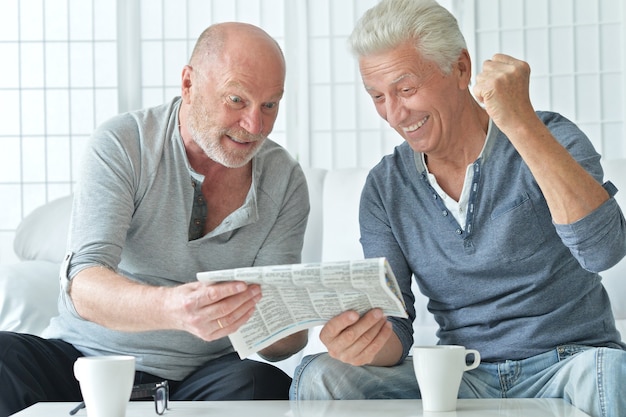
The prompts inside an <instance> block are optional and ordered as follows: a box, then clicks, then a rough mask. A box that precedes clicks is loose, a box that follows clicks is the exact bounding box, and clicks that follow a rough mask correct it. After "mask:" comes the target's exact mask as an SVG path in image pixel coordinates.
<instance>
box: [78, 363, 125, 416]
mask: <svg viewBox="0 0 626 417" xmlns="http://www.w3.org/2000/svg"><path fill="white" fill-rule="evenodd" d="M74 376H75V377H76V379H77V380H78V382H79V383H80V391H81V393H82V394H83V401H84V402H85V407H86V408H87V416H88V417H125V416H126V406H127V405H128V401H129V400H130V395H131V393H132V390H133V382H134V380H135V358H134V357H133V356H121V355H120V356H84V357H81V358H78V359H77V360H76V362H74Z"/></svg>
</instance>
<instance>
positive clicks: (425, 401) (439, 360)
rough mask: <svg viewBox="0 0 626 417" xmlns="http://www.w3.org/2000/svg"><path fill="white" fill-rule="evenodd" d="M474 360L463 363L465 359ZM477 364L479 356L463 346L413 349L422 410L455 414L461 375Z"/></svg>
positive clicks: (418, 347)
mask: <svg viewBox="0 0 626 417" xmlns="http://www.w3.org/2000/svg"><path fill="white" fill-rule="evenodd" d="M468 355H473V357H474V361H473V362H472V363H471V364H470V365H467V364H466V357H467V356H468ZM479 364H480V353H479V352H478V351H477V350H474V349H465V347H464V346H456V345H437V346H414V347H413V368H414V369H415V377H416V378H417V384H418V385H419V389H420V392H421V395H422V406H423V408H424V411H454V410H456V400H457V397H458V395H459V387H460V386H461V379H462V378H463V372H465V371H469V370H471V369H474V368H476V367H477V366H478V365H479Z"/></svg>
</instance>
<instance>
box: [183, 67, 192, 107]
mask: <svg viewBox="0 0 626 417" xmlns="http://www.w3.org/2000/svg"><path fill="white" fill-rule="evenodd" d="M192 72H193V68H192V67H191V66H190V65H185V66H184V67H183V73H182V75H181V78H182V82H181V97H182V98H183V102H185V103H188V102H189V100H190V95H191V73H192Z"/></svg>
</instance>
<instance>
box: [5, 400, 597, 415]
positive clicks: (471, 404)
mask: <svg viewBox="0 0 626 417" xmlns="http://www.w3.org/2000/svg"><path fill="white" fill-rule="evenodd" d="M75 405H76V404H74V403H38V404H35V405H33V406H31V407H29V408H27V409H25V410H22V411H20V412H19V413H17V414H14V416H19V417H55V416H64V417H65V416H68V415H69V414H68V413H69V411H70V410H71V409H72V408H73V407H74V406H75ZM86 415H87V413H86V411H85V410H84V409H83V410H81V411H79V412H78V413H77V414H76V417H85V416H86ZM152 415H154V416H156V413H155V412H154V403H152V402H130V403H129V404H128V408H127V412H126V417H146V416H152ZM178 416H181V417H182V416H187V417H194V416H196V417H199V416H203V417H204V416H220V417H221V416H254V417H280V416H285V417H321V416H323V417H354V416H358V417H419V416H424V417H520V416H524V417H527V416H532V417H589V416H588V415H587V414H585V413H583V412H582V411H580V410H578V409H576V408H574V407H572V406H571V405H569V404H568V403H566V402H565V401H563V400H561V399H486V400H459V401H458V404H457V411H453V412H444V413H424V412H423V411H422V403H421V401H420V400H356V401H299V402H296V401H292V402H290V401H198V402H191V401H172V402H170V408H169V409H168V410H167V411H166V412H165V417H178Z"/></svg>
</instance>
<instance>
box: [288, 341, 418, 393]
mask: <svg viewBox="0 0 626 417" xmlns="http://www.w3.org/2000/svg"><path fill="white" fill-rule="evenodd" d="M289 397H290V399H292V400H328V399H334V400H337V399H340V400H358V399H388V398H419V392H418V390H417V381H416V380H415V372H414V371H413V361H412V359H411V358H410V357H409V358H407V359H406V360H405V361H404V362H403V363H402V364H400V365H396V366H392V367H382V366H352V365H348V364H346V363H343V362H341V361H338V360H336V359H333V358H331V357H330V356H329V355H328V354H327V353H320V354H317V355H312V356H306V357H305V358H304V359H303V360H302V362H301V363H300V365H299V366H298V367H297V368H296V371H295V374H294V377H293V382H292V384H291V390H290V392H289Z"/></svg>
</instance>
